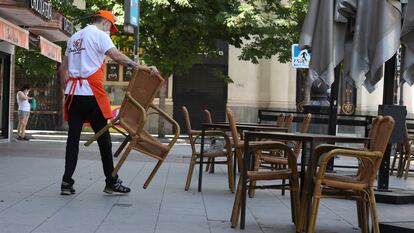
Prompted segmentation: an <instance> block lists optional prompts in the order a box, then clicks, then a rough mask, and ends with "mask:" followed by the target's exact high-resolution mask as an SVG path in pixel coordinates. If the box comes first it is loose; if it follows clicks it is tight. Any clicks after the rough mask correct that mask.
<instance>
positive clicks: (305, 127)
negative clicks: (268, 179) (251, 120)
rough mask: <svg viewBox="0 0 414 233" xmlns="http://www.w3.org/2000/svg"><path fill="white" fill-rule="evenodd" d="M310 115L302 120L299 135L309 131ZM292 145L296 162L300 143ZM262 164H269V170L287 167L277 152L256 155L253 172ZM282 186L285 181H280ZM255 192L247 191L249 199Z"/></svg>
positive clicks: (279, 152)
mask: <svg viewBox="0 0 414 233" xmlns="http://www.w3.org/2000/svg"><path fill="white" fill-rule="evenodd" d="M311 118H312V114H310V113H308V114H307V115H306V116H305V117H304V118H303V122H302V127H301V129H300V133H307V132H308V131H309V126H310V122H311ZM291 143H292V144H293V147H292V151H293V154H294V155H295V157H296V160H297V159H298V158H299V156H300V152H301V150H302V142H291ZM262 163H266V164H270V165H271V168H275V169H286V166H287V165H288V159H287V158H286V156H284V154H283V153H281V151H278V153H260V154H257V157H256V160H255V164H254V170H255V171H258V170H259V168H260V165H261V164H262ZM282 184H285V180H282ZM284 194H285V190H284V189H283V188H282V195H284ZM254 195H255V190H254V189H252V190H249V197H254Z"/></svg>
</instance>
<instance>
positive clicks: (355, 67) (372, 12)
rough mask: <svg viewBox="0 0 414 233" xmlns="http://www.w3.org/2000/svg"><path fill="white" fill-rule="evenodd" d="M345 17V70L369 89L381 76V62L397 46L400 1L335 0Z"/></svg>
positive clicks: (357, 84) (358, 84) (356, 81)
mask: <svg viewBox="0 0 414 233" xmlns="http://www.w3.org/2000/svg"><path fill="white" fill-rule="evenodd" d="M338 3H339V8H338V11H339V12H340V13H341V14H342V15H343V16H344V17H346V18H347V20H348V22H349V25H348V32H347V33H349V34H348V37H347V39H348V40H347V44H348V47H347V52H346V56H349V57H347V58H345V74H346V75H349V76H350V77H351V78H352V79H353V80H354V81H355V85H356V86H357V87H359V86H361V85H364V86H365V88H366V89H367V90H368V91H369V92H372V91H373V90H374V89H375V85H376V84H377V83H378V81H379V80H380V79H381V78H382V74H383V72H382V65H383V64H384V63H385V62H386V61H387V60H389V59H390V58H391V57H392V56H393V55H394V54H395V53H396V51H397V49H398V48H399V46H400V34H401V3H400V2H399V1H397V0H375V1H368V0H338ZM348 50H349V51H348Z"/></svg>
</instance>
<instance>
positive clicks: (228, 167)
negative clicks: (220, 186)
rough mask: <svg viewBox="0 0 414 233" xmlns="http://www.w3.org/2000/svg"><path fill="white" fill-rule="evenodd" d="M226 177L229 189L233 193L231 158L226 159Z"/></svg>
mask: <svg viewBox="0 0 414 233" xmlns="http://www.w3.org/2000/svg"><path fill="white" fill-rule="evenodd" d="M227 176H228V179H229V188H230V191H231V192H232V193H234V177H233V176H234V174H233V159H232V157H231V156H228V157H227Z"/></svg>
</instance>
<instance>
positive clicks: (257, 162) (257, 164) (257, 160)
mask: <svg viewBox="0 0 414 233" xmlns="http://www.w3.org/2000/svg"><path fill="white" fill-rule="evenodd" d="M260 162H261V156H260V151H257V152H255V160H254V168H253V170H254V171H259V167H260ZM250 186H251V187H254V186H256V181H255V180H252V181H250ZM251 187H249V197H250V198H253V197H254V196H255V195H256V189H255V188H251Z"/></svg>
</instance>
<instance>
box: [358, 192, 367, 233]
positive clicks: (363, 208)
mask: <svg viewBox="0 0 414 233" xmlns="http://www.w3.org/2000/svg"><path fill="white" fill-rule="evenodd" d="M356 204H357V212H358V227H359V228H360V229H361V232H362V233H369V229H368V218H367V205H366V202H365V201H363V200H357V201H356Z"/></svg>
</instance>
